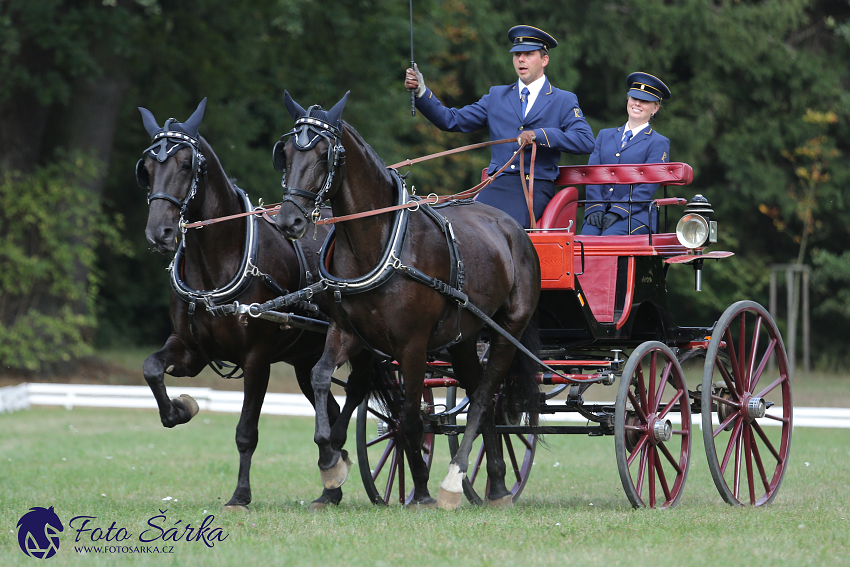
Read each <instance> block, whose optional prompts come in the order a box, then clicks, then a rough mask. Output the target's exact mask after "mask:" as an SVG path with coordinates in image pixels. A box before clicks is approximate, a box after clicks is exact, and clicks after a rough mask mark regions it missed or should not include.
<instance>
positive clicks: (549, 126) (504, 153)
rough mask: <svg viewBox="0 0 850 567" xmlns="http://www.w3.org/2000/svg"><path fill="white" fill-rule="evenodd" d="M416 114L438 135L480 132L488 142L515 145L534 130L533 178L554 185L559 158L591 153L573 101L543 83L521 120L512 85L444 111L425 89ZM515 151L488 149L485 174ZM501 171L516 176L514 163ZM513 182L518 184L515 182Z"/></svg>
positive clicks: (583, 123)
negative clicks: (487, 131) (483, 131)
mask: <svg viewBox="0 0 850 567" xmlns="http://www.w3.org/2000/svg"><path fill="white" fill-rule="evenodd" d="M416 108H418V109H419V111H420V112H421V113H422V114H423V115H424V116H425V118H427V119H428V120H430V121H431V123H433V124H434V126H436V127H437V128H439V129H440V130H445V131H447V132H473V131H475V130H479V129H481V128H483V127H485V126H487V127H488V128H489V129H490V139H491V140H503V139H506V138H510V139H516V138H517V137H518V136H519V135H520V133H521V132H523V131H524V130H534V134H535V136H536V137H537V144H538V146H537V157H536V159H535V162H534V178H535V179H546V180H554V179H555V178H556V177H557V176H558V160H559V159H560V157H561V152H568V153H571V154H589V153H590V152H591V151H593V131H592V130H591V129H590V126H589V125H588V123H587V121H585V119H584V115H583V114H582V112H581V108H579V105H578V99H577V98H576V95H574V94H573V93H571V92H568V91H563V90H561V89H556V88H554V87H553V86H552V85H551V84H550V83H549V79H548V78H547V79H546V80H545V83H544V85H543V88H542V89H541V90H540V94H539V95H538V96H537V100H535V101H534V104H533V105H532V106H531V109H530V110H529V111H528V114H527V116H526V117H525V118H522V103H521V102H520V100H519V92H518V90H517V83H516V82H515V83H513V84H512V85H503V86H498V87H492V88H491V89H490V92H489V93H488V94H486V95H484V96H483V97H482V98H481V100H479V101H478V102H476V103H474V104H470V105H468V106H464V107H463V108H446V107H445V106H443V104H442V103H441V102H440V101H439V100H437V97H435V96H434V95H433V93H432V92H431V89H426V91H425V94H424V95H422V96H421V97H419V98H418V99H416ZM516 149H517V146H516V144H507V143H506V144H498V145H495V146H491V154H490V165H489V167H488V168H487V173H488V174H493V173H495V172H496V171H498V170H499V168H501V167H502V166H503V165H505V163H506V162H507V161H508V160H509V159H510V158H511V155H512V154H513V153H514V151H515V150H516ZM530 164H531V148H527V149H526V151H525V174H526V175H528V173H529V166H530ZM512 165H513V166H514V167H513V168H511V167H510V166H509V167H508V169H506V170H505V173H507V174H511V173H513V174H518V173H519V159H517V160H515V161H514V162H513V164H512ZM517 181H518V182H519V178H517Z"/></svg>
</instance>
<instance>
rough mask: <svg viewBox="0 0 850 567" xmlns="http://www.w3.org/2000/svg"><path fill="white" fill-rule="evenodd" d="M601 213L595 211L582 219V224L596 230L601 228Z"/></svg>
mask: <svg viewBox="0 0 850 567" xmlns="http://www.w3.org/2000/svg"><path fill="white" fill-rule="evenodd" d="M603 214H604V213H603V212H602V211H595V212H592V213H590V214H589V215H587V216H586V217H584V222H585V223H586V224H589V225H590V226H595V227H596V228H602V215H603Z"/></svg>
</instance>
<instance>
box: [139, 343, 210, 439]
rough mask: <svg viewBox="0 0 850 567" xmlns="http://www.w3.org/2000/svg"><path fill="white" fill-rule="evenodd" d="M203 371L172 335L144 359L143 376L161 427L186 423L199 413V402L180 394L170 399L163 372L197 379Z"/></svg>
mask: <svg viewBox="0 0 850 567" xmlns="http://www.w3.org/2000/svg"><path fill="white" fill-rule="evenodd" d="M203 368H204V363H203V362H202V361H201V360H199V358H198V357H197V356H196V354H195V353H194V352H192V351H190V350H189V349H187V348H186V345H184V344H183V341H181V340H180V338H179V337H177V335H173V334H172V335H171V336H170V337H168V340H167V341H165V345H163V347H162V348H161V349H160V350H158V351H157V352H155V353H153V354H152V355H150V356H149V357H147V358H146V359H145V361H144V363H143V364H142V373H143V374H144V377H145V381H146V382H147V383H148V386H149V387H150V389H151V392H152V393H153V397H154V398H155V399H156V405H157V407H158V408H159V419H160V421H162V425H163V426H165V427H169V428H170V427H174V426H175V425H180V424H182V423H187V422H188V421H189V420H190V419H192V418H193V417H195V415H196V414H197V413H198V403H197V402H196V401H195V400H194V399H192V397H191V396H188V395H186V394H183V395H182V396H180V397H179V398H176V399H173V400H172V399H169V397H168V392H167V391H166V389H165V374H166V372H167V373H168V374H171V375H172V376H196V375H197V374H198V373H199V372H200V371H201V370H202V369H203Z"/></svg>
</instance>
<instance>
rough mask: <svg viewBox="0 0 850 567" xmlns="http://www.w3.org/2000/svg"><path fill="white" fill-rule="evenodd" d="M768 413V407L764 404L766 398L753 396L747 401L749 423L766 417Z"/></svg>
mask: <svg viewBox="0 0 850 567" xmlns="http://www.w3.org/2000/svg"><path fill="white" fill-rule="evenodd" d="M766 412H767V406H766V405H765V403H764V398H757V397H755V396H753V397H752V398H750V399H749V400H747V418H748V419H749V421H752V420H754V419H760V418H762V417H764V414H765V413H766Z"/></svg>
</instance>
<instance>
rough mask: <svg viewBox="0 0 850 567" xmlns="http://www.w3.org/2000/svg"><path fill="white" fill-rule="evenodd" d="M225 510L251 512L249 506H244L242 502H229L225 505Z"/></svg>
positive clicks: (241, 512)
mask: <svg viewBox="0 0 850 567" xmlns="http://www.w3.org/2000/svg"><path fill="white" fill-rule="evenodd" d="M224 511H225V512H234V513H238V514H247V513H248V512H249V510H248V507H247V506H242V505H240V504H228V505H227V506H225V507H224Z"/></svg>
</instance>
